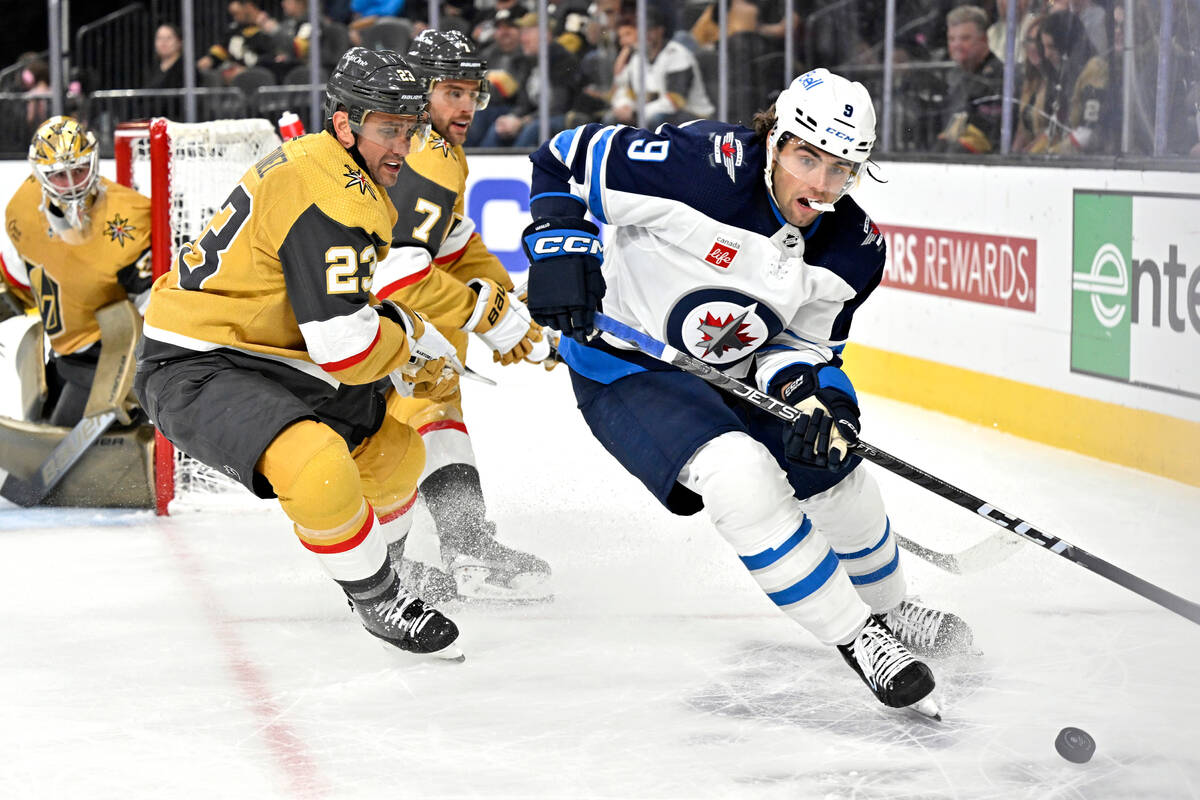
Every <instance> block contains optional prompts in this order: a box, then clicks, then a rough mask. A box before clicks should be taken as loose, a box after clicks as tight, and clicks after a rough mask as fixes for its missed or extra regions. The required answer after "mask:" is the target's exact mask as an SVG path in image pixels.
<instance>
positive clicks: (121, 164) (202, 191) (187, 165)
mask: <svg viewBox="0 0 1200 800" xmlns="http://www.w3.org/2000/svg"><path fill="white" fill-rule="evenodd" d="M279 144H280V140H279V136H278V135H277V134H276V133H275V129H274V127H273V126H272V125H271V123H269V122H267V121H266V120H264V119H232V120H215V121H212V122H199V123H183V122H173V121H171V120H167V119H163V118H156V119H153V120H150V121H149V122H132V123H125V124H123V125H121V126H120V127H119V128H118V129H117V131H116V136H115V142H114V145H115V155H116V162H117V163H116V166H117V182H118V183H123V184H125V185H126V186H131V187H133V188H134V189H137V190H138V191H140V192H141V193H142V194H145V195H149V197H150V208H151V212H150V213H151V246H152V248H153V252H152V255H151V259H152V262H153V265H154V275H155V277H157V276H159V275H162V274H164V273H166V272H168V271H169V270H170V269H171V268H172V265H173V264H174V263H175V258H176V256H177V255H178V252H179V248H180V246H181V245H182V244H183V243H184V242H187V241H189V240H191V239H193V238H195V237H196V236H197V235H199V233H200V231H201V229H202V228H203V227H204V226H205V224H207V223H208V220H209V218H210V217H212V215H213V214H214V213H216V211H217V210H218V209H219V208H220V207H221V205H222V204H223V203H224V202H225V200H226V198H227V197H228V196H229V192H230V190H232V189H233V187H234V185H236V184H237V182H238V181H239V180H240V179H241V177H242V174H243V173H244V172H245V171H246V170H247V169H249V168H250V166H252V165H253V164H254V163H256V162H257V161H259V160H260V159H261V158H262V157H263V156H265V155H267V153H269V152H271V151H272V150H274V149H275V148H276V147H278V146H279ZM154 461H155V467H154V473H155V494H156V508H157V511H158V513H159V514H166V513H168V511H181V510H187V509H195V508H210V507H213V506H230V505H233V506H241V505H251V504H253V503H255V502H256V498H254V496H253V495H252V494H250V493H249V492H247V491H246V489H245V488H244V487H242V486H241V485H240V484H237V483H235V482H234V481H233V480H232V479H230V478H229V477H227V476H226V475H224V474H222V473H220V472H218V471H217V470H214V469H211V468H210V467H207V466H205V465H204V464H201V463H200V462H199V461H196V460H195V459H193V458H189V457H188V456H187V455H185V454H183V453H181V452H178V451H176V450H175V448H174V447H172V446H171V443H170V442H168V441H167V440H166V439H165V438H163V436H162V434H160V433H157V432H156V433H155V456H154Z"/></svg>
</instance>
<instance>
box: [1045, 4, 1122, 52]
mask: <svg viewBox="0 0 1200 800" xmlns="http://www.w3.org/2000/svg"><path fill="white" fill-rule="evenodd" d="M1050 10H1051V11H1070V12H1071V13H1072V14H1074V15H1075V16H1077V17H1079V21H1080V22H1081V23H1083V28H1084V30H1085V31H1087V36H1088V41H1089V42H1091V45H1092V50H1093V51H1094V52H1095V53H1096V54H1097V55H1100V56H1105V57H1107V56H1108V30H1107V28H1106V27H1105V26H1106V24H1107V23H1106V20H1105V17H1106V14H1105V11H1104V7H1103V6H1102V5H1100V4H1099V3H1094V2H1092V0H1050Z"/></svg>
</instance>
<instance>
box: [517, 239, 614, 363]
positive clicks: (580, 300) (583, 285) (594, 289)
mask: <svg viewBox="0 0 1200 800" xmlns="http://www.w3.org/2000/svg"><path fill="white" fill-rule="evenodd" d="M599 234H600V229H599V228H597V227H596V226H595V225H594V224H593V223H591V222H588V221H587V220H586V219H582V218H579V217H543V218H541V219H537V220H534V221H533V224H532V225H530V226H529V227H528V228H526V229H525V232H524V233H523V234H522V235H521V242H522V244H523V245H524V246H525V255H527V256H529V299H528V301H527V305H528V307H529V314H530V316H532V317H533V319H534V321H535V322H539V323H541V324H542V325H546V326H548V327H551V328H555V329H557V330H559V331H562V334H563V335H564V336H570V337H571V338H573V339H575V340H576V341H578V342H584V341H586V340H587V336H588V334H590V333H591V332H592V327H593V324H594V322H595V320H596V311H597V309H599V308H600V299H601V298H602V297H604V291H605V289H606V288H607V287H606V286H605V284H604V275H602V274H601V272H600V264H601V254H602V253H603V246H602V245H601V243H600V239H599Z"/></svg>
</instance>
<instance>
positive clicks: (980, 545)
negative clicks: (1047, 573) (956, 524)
mask: <svg viewBox="0 0 1200 800" xmlns="http://www.w3.org/2000/svg"><path fill="white" fill-rule="evenodd" d="M892 532H893V533H895V529H893V531H892ZM896 541H897V542H899V543H900V546H901V547H903V548H904V549H905V550H907V551H908V552H910V553H912V554H913V555H914V556H916V557H917V558H920V559H923V560H925V561H928V562H929V563H930V564H933V565H934V566H935V567H937V568H938V569H942V570H945V571H946V572H949V573H952V574H954V575H968V574H970V573H972V572H979V571H980V570H985V569H990V568H991V567H994V566H996V565H997V564H999V563H1000V562H1001V561H1004V560H1006V559H1008V558H1009V557H1010V556H1013V555H1016V553H1017V551H1018V550H1020V549H1021V548H1022V547H1024V545H1025V541H1024V540H1023V539H1019V538H1017V537H1015V536H1013V535H1012V534H1010V533H1008V532H1007V531H996V532H995V533H993V534H992V535H991V536H989V537H987V538H986V539H984V540H983V541H981V542H977V543H976V544H973V545H971V546H970V547H968V548H967V549H965V550H960V551H959V552H957V553H943V552H941V551H940V550H934V549H933V548H930V547H926V546H925V545H923V544H920V543H918V542H914V541H913V540H912V539H909V538H908V537H906V536H902V535H900V534H899V533H896Z"/></svg>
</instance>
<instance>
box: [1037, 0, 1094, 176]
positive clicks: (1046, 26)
mask: <svg viewBox="0 0 1200 800" xmlns="http://www.w3.org/2000/svg"><path fill="white" fill-rule="evenodd" d="M1041 42H1042V55H1043V57H1044V58H1045V64H1044V68H1045V71H1046V94H1045V101H1044V105H1043V108H1042V112H1043V113H1044V114H1045V118H1046V120H1047V122H1049V126H1048V127H1047V129H1046V130H1045V131H1044V132H1043V133H1042V135H1040V136H1039V137H1037V139H1036V140H1034V142H1033V144H1032V145H1031V146H1030V148H1029V151H1030V152H1031V153H1044V152H1050V153H1059V154H1070V153H1100V152H1104V151H1105V149H1106V148H1107V147H1108V145H1109V141H1108V139H1109V136H1108V135H1107V134H1108V131H1107V128H1108V119H1107V117H1108V113H1109V109H1108V107H1107V106H1108V103H1107V99H1108V61H1107V60H1106V59H1105V58H1103V57H1102V56H1099V55H1096V52H1095V50H1094V49H1093V48H1092V43H1091V40H1090V38H1089V37H1088V34H1087V29H1086V28H1085V27H1084V25H1083V22H1082V20H1080V19H1079V17H1077V16H1075V15H1074V14H1073V13H1071V12H1070V11H1055V12H1054V13H1053V14H1051V15H1050V16H1048V17H1046V21H1045V22H1044V23H1043V24H1042V29H1041Z"/></svg>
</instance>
